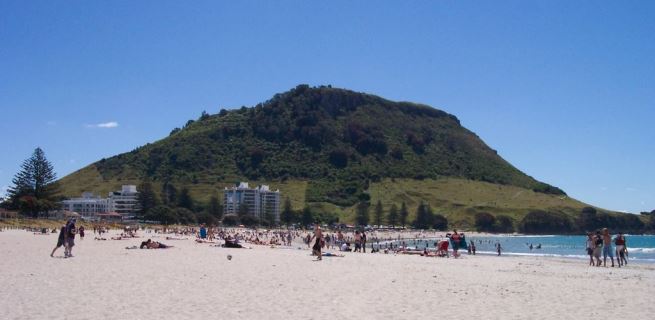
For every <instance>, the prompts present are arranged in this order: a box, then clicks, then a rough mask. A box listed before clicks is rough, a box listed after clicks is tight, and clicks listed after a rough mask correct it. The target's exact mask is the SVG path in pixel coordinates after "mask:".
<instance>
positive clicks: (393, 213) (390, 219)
mask: <svg viewBox="0 0 655 320" xmlns="http://www.w3.org/2000/svg"><path fill="white" fill-rule="evenodd" d="M387 223H389V224H390V225H391V227H392V228H395V227H396V224H398V206H397V205H396V204H395V203H394V204H393V205H391V209H389V215H388V216H387Z"/></svg>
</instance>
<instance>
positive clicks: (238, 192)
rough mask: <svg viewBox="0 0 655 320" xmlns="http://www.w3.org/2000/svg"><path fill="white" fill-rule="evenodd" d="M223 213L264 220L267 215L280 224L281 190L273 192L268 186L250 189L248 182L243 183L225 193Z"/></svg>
mask: <svg viewBox="0 0 655 320" xmlns="http://www.w3.org/2000/svg"><path fill="white" fill-rule="evenodd" d="M223 204H224V205H223V213H224V214H239V212H240V211H245V214H249V215H252V216H254V217H256V218H257V219H259V220H260V221H261V219H264V218H265V217H266V216H267V215H271V216H272V217H274V218H275V222H280V190H276V191H272V190H270V188H269V186H267V185H260V186H258V187H256V188H250V187H249V186H248V183H247V182H241V183H239V184H238V185H235V186H233V187H230V188H225V190H224V191H223Z"/></svg>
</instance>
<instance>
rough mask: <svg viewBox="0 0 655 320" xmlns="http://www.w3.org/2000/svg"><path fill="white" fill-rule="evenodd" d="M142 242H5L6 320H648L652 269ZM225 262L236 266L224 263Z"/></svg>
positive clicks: (49, 238) (0, 238) (8, 238)
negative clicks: (69, 251) (67, 246)
mask: <svg viewBox="0 0 655 320" xmlns="http://www.w3.org/2000/svg"><path fill="white" fill-rule="evenodd" d="M143 236H145V237H150V238H152V239H153V240H156V241H161V242H163V243H166V244H169V245H173V246H175V247H174V248H171V249H164V250H126V249H125V247H128V246H133V245H139V244H140V242H141V241H142V240H144V239H143V238H142V239H131V240H116V241H111V240H108V241H94V240H93V234H92V233H91V234H90V235H87V238H86V239H84V240H79V238H78V239H76V246H75V249H74V255H75V257H73V258H69V259H64V258H62V256H63V249H60V251H58V252H57V253H56V254H55V258H51V257H49V254H50V251H51V250H52V248H53V247H54V245H55V243H56V241H57V235H56V234H50V235H33V234H32V233H29V232H26V231H20V230H10V231H4V232H0V254H1V255H2V257H3V258H2V259H1V260H0V268H1V270H2V274H1V275H0V279H1V280H0V283H2V285H1V286H0V297H1V299H0V318H1V319H45V318H48V319H125V318H130V319H153V318H162V319H200V318H211V319H343V318H350V319H434V318H438V317H456V318H478V319H552V318H558V319H582V318H585V319H587V318H592V317H593V318H598V317H603V318H610V317H619V318H626V319H647V318H650V317H652V315H653V314H654V313H655V305H653V303H652V301H651V299H652V297H653V296H655V286H653V284H655V281H654V280H655V265H650V264H630V265H629V266H628V267H627V268H621V269H619V268H603V267H600V268H597V267H588V266H587V265H586V261H581V260H562V259H553V258H543V257H537V258H534V257H529V258H528V257H494V256H481V255H477V256H467V255H464V256H462V258H460V259H453V258H449V259H447V258H426V257H421V256H408V255H393V254H370V253H367V254H360V253H350V252H347V253H346V254H345V257H325V258H324V259H323V261H320V262H318V261H314V260H315V259H314V258H313V257H311V256H310V251H309V250H308V249H306V247H304V248H302V249H298V248H297V247H298V246H300V244H299V245H297V246H294V248H293V249H281V248H276V249H272V248H269V247H267V246H252V249H227V248H220V247H213V246H210V245H209V244H198V243H195V242H194V241H193V240H192V239H191V238H190V239H189V240H175V241H174V240H170V241H167V240H165V239H164V235H155V234H149V235H148V234H146V235H143ZM227 255H232V256H233V259H232V260H228V259H227V258H226V257H227Z"/></svg>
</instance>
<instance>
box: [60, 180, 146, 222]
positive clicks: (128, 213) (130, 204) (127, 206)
mask: <svg viewBox="0 0 655 320" xmlns="http://www.w3.org/2000/svg"><path fill="white" fill-rule="evenodd" d="M138 196H139V192H137V190H136V186H135V185H124V186H122V188H121V190H120V191H114V192H110V193H109V195H108V196H107V198H100V196H96V195H94V194H93V193H91V192H84V193H82V197H80V198H72V199H67V200H64V201H62V202H61V209H62V210H63V211H69V212H77V213H78V214H80V216H82V217H83V218H88V219H96V218H99V215H102V214H104V215H106V214H120V216H121V217H122V218H123V219H130V218H134V217H135V216H136V214H137V212H138V211H139V200H138Z"/></svg>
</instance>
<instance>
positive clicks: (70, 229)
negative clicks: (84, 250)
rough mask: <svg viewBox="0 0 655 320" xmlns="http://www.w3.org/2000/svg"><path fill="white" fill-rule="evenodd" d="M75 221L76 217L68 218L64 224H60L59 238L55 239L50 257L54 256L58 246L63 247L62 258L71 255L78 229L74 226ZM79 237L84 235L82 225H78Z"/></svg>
mask: <svg viewBox="0 0 655 320" xmlns="http://www.w3.org/2000/svg"><path fill="white" fill-rule="evenodd" d="M76 222H77V219H76V218H70V219H68V221H67V222H66V224H65V225H63V226H61V228H60V230H59V238H58V239H57V245H56V246H55V248H54V249H52V252H51V253H50V256H51V257H54V255H55V251H57V249H59V248H60V247H62V246H63V247H64V258H70V257H73V247H74V246H75V234H76V233H77V232H78V230H77V229H76V228H75V223H76ZM79 232H80V237H84V236H83V235H84V227H80V230H79Z"/></svg>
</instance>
